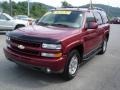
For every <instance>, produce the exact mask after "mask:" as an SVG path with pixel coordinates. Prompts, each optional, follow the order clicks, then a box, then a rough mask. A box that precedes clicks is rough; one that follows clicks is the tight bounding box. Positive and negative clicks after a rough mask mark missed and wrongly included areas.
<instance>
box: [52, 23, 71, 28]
mask: <svg viewBox="0 0 120 90" xmlns="http://www.w3.org/2000/svg"><path fill="white" fill-rule="evenodd" d="M51 26H63V27H71V26H69V25H65V24H60V23H54V24H51Z"/></svg>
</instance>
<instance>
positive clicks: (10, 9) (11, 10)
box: [9, 0, 12, 16]
mask: <svg viewBox="0 0 120 90" xmlns="http://www.w3.org/2000/svg"><path fill="white" fill-rule="evenodd" d="M9 3H10V15H11V16H12V1H11V0H9Z"/></svg>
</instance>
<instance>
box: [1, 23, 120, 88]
mask: <svg viewBox="0 0 120 90" xmlns="http://www.w3.org/2000/svg"><path fill="white" fill-rule="evenodd" d="M110 33H111V34H110V39H109V43H108V49H107V52H106V53H105V54H104V55H101V56H100V55H97V56H95V57H94V58H93V59H91V60H90V61H88V62H87V63H85V64H84V65H83V66H81V67H80V69H79V71H78V74H77V76H76V77H75V78H74V79H73V80H71V81H68V82H65V81H64V80H63V79H62V78H60V76H59V75H55V74H45V73H43V72H40V71H35V70H31V69H26V68H22V67H18V66H17V65H16V64H15V63H12V62H10V61H8V60H7V59H6V58H5V56H4V53H3V47H4V46H5V36H4V35H0V90H120V58H119V56H120V40H119V39H120V25H111V32H110Z"/></svg>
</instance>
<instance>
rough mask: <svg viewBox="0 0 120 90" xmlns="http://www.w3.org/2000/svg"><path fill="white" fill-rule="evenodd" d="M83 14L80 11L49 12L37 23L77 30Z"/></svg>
mask: <svg viewBox="0 0 120 90" xmlns="http://www.w3.org/2000/svg"><path fill="white" fill-rule="evenodd" d="M82 18H83V13H82V12H80V11H50V12H48V13H46V14H45V15H44V16H43V17H42V18H41V19H40V20H39V22H38V24H39V25H43V24H46V25H47V24H48V25H57V26H61V25H64V26H68V27H73V28H79V27H81V25H82Z"/></svg>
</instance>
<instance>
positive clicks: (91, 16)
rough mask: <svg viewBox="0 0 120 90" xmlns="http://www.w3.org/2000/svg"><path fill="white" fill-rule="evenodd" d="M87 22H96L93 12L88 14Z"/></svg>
mask: <svg viewBox="0 0 120 90" xmlns="http://www.w3.org/2000/svg"><path fill="white" fill-rule="evenodd" d="M86 17H87V18H86V19H87V20H86V21H89V20H92V21H95V17H94V15H93V13H92V12H87V13H86Z"/></svg>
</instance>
